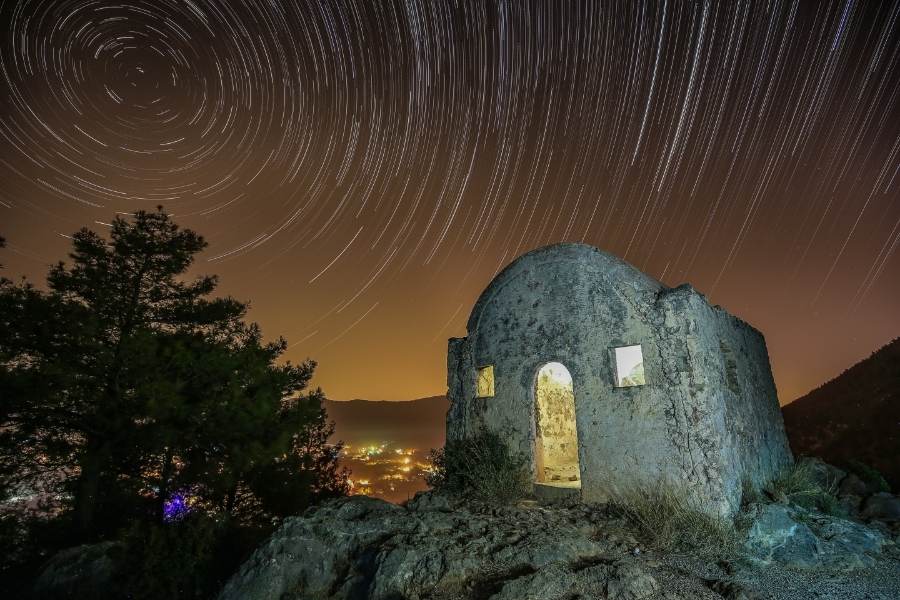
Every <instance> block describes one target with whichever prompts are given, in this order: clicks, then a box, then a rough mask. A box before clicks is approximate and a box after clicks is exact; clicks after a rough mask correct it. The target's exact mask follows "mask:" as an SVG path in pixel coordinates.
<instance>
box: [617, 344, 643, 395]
mask: <svg viewBox="0 0 900 600" xmlns="http://www.w3.org/2000/svg"><path fill="white" fill-rule="evenodd" d="M645 383H647V381H646V380H645V379H644V355H643V354H641V345H640V344H637V345H634V346H622V347H621V348H616V387H631V386H634V385H644V384H645Z"/></svg>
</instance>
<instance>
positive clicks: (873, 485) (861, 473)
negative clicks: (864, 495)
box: [847, 460, 891, 492]
mask: <svg viewBox="0 0 900 600" xmlns="http://www.w3.org/2000/svg"><path fill="white" fill-rule="evenodd" d="M847 469H848V470H849V471H850V472H851V473H853V474H854V475H856V476H857V477H859V478H860V479H861V480H862V481H863V483H865V484H866V486H867V487H868V488H869V489H870V490H875V491H878V492H890V491H891V486H890V484H889V483H888V482H887V480H886V479H885V478H884V475H882V474H881V473H880V472H879V471H878V469H875V468H873V467H870V466H869V465H867V464H865V463H863V462H860V461H858V460H851V461H848V462H847Z"/></svg>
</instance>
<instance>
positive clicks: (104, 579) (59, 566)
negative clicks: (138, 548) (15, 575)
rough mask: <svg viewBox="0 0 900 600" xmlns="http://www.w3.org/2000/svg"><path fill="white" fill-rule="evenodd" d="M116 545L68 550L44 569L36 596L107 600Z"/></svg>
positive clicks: (59, 553)
mask: <svg viewBox="0 0 900 600" xmlns="http://www.w3.org/2000/svg"><path fill="white" fill-rule="evenodd" d="M122 550H123V548H122V545H121V544H119V543H117V542H102V543H99V544H87V545H83V546H76V547H74V548H67V549H65V550H62V551H60V552H58V553H57V554H56V555H54V556H53V558H51V559H50V560H49V561H48V562H47V564H46V565H45V566H44V568H43V570H42V571H41V574H40V575H38V578H37V580H35V582H34V589H33V597H34V598H36V599H42V598H47V599H49V598H105V597H107V594H108V592H109V585H110V582H111V581H112V578H113V568H114V562H113V557H114V554H115V553H116V552H121V551H122Z"/></svg>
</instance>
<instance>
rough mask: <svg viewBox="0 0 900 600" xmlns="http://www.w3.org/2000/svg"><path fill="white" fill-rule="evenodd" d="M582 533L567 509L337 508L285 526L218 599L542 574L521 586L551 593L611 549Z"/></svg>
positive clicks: (442, 586)
mask: <svg viewBox="0 0 900 600" xmlns="http://www.w3.org/2000/svg"><path fill="white" fill-rule="evenodd" d="M476 509H477V510H476ZM583 525H584V524H583V523H581V522H580V519H579V518H577V516H576V515H574V514H572V512H571V511H568V510H562V511H560V510H552V511H551V510H547V509H545V508H543V507H531V508H527V507H502V508H494V509H489V508H487V507H478V506H477V505H474V504H473V505H472V510H471V511H470V510H469V509H468V508H466V507H465V506H460V507H458V508H456V510H449V508H448V505H446V504H445V503H444V502H443V501H442V500H440V499H439V498H432V497H430V495H422V496H417V497H416V498H414V499H413V500H412V501H410V503H409V504H408V506H406V507H400V506H396V505H393V504H388V503H387V502H383V501H381V500H376V499H372V498H367V497H364V496H353V497H350V498H344V499H338V500H334V501H332V502H329V503H326V504H324V505H323V506H322V507H321V508H319V509H318V510H315V511H311V512H310V513H308V514H306V515H304V516H303V517H297V518H293V519H287V520H286V521H285V522H284V524H283V525H282V527H281V528H279V530H278V531H277V532H276V533H275V534H273V536H272V537H271V538H270V539H269V540H268V541H267V542H266V543H264V544H263V545H262V546H261V547H260V548H258V549H257V550H256V552H254V553H253V555H252V556H251V557H250V559H249V560H248V561H247V562H246V563H245V564H244V565H242V567H241V569H240V570H239V571H238V573H237V574H235V576H234V577H232V579H231V580H230V581H229V582H228V583H227V584H226V586H225V588H224V589H223V591H222V593H221V595H220V598H221V599H222V600H230V599H238V598H240V599H242V600H243V599H247V600H264V599H269V598H285V599H289V598H334V599H339V598H356V597H366V598H371V599H373V600H378V599H389V598H400V597H402V598H408V599H410V600H415V599H417V598H424V597H426V596H429V595H434V593H436V592H440V591H444V592H446V591H447V590H459V591H460V592H459V593H460V594H461V595H463V596H466V595H467V594H469V593H470V592H471V591H472V590H473V589H476V588H479V589H481V588H485V587H486V588H488V589H489V590H494V591H493V592H491V593H499V592H500V591H501V590H502V589H503V587H504V585H505V581H506V580H507V579H519V578H520V577H523V576H527V575H528V574H531V573H536V572H538V571H540V573H542V575H541V576H540V577H539V578H537V579H535V580H534V581H532V582H528V581H522V582H520V583H518V584H516V585H518V586H524V587H523V589H532V588H533V589H535V590H537V589H545V591H546V590H550V589H552V586H553V585H555V584H554V583H553V581H555V579H554V578H553V573H556V572H559V573H561V572H563V571H564V570H566V569H569V570H571V569H570V567H571V565H576V564H580V563H581V562H582V561H584V560H590V559H593V558H595V557H597V556H599V555H601V554H602V553H603V552H605V551H606V550H608V549H609V548H611V545H610V544H608V543H605V542H601V541H598V540H593V539H591V538H589V537H587V536H586V535H585V529H584V526H583ZM560 569H562V571H561V570H560ZM545 571H546V573H545ZM498 574H499V575H498ZM548 577H549V579H547V578H548ZM564 579H565V578H564ZM479 586H480V587H479ZM529 586H530V587H529ZM548 586H549V587H548ZM534 593H537V592H534ZM546 593H549V592H548V591H547V592H546ZM479 595H480V596H483V597H485V598H486V597H488V596H489V595H490V594H487V593H484V591H483V590H482V592H479ZM623 597H624V596H623Z"/></svg>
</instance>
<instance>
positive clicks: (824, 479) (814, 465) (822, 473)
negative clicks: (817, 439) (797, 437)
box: [802, 457, 847, 490]
mask: <svg viewBox="0 0 900 600" xmlns="http://www.w3.org/2000/svg"><path fill="white" fill-rule="evenodd" d="M802 461H803V462H804V464H806V465H808V466H809V468H810V470H811V471H812V474H813V477H814V478H815V480H816V483H818V484H819V485H820V486H821V487H822V489H825V490H836V489H837V488H838V485H839V484H840V483H841V481H842V480H843V479H844V478H845V477H846V476H847V471H844V470H843V469H839V468H837V467H835V466H834V465H830V464H828V463H827V462H825V461H824V460H822V459H821V458H816V457H804V458H803V459H802Z"/></svg>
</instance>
